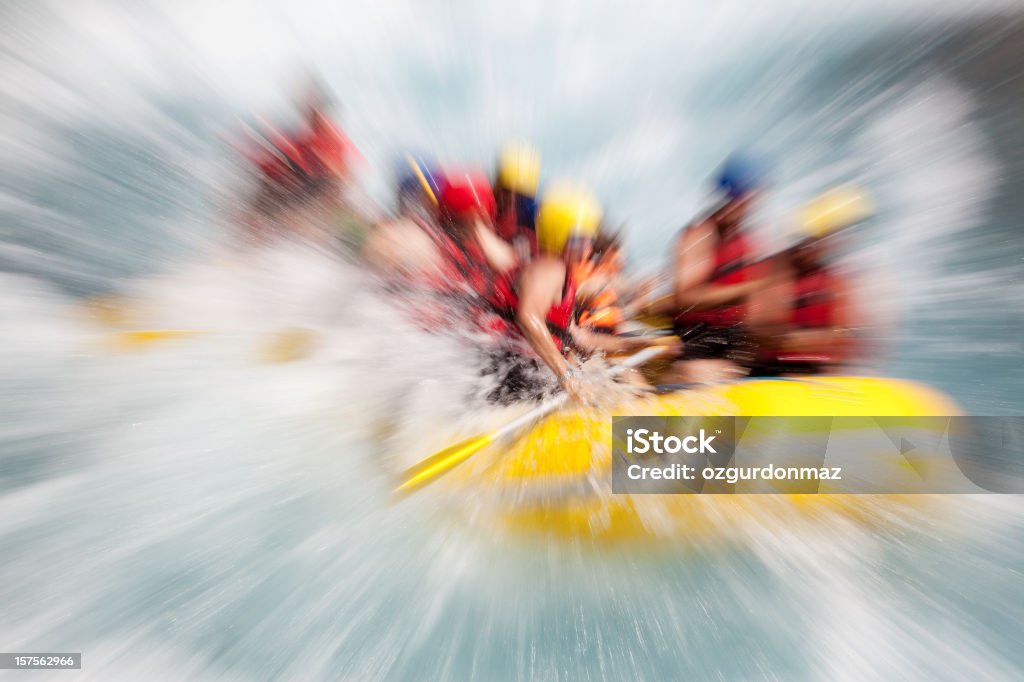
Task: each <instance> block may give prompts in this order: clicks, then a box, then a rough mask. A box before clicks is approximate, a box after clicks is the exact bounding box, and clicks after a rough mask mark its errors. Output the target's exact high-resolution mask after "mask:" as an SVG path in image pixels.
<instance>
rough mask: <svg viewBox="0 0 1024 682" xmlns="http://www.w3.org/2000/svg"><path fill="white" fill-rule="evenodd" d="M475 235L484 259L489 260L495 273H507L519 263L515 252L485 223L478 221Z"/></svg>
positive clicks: (488, 262)
mask: <svg viewBox="0 0 1024 682" xmlns="http://www.w3.org/2000/svg"><path fill="white" fill-rule="evenodd" d="M474 234H475V236H476V240H477V243H478V244H480V248H481V249H482V250H483V252H484V257H485V258H487V264H488V265H490V266H491V269H492V270H494V271H495V272H497V273H499V274H502V273H506V272H508V271H509V270H511V269H512V268H513V267H514V266H515V265H516V263H518V262H519V257H518V256H516V252H515V250H513V248H512V247H511V246H509V244H508V243H507V242H506V241H505V240H504V239H502V238H501V237H499V236H498V235H496V234H495V233H494V231H493V230H492V229H491V228H489V227H488V226H487V225H485V224H484V223H482V222H479V221H477V223H476V225H475V226H474Z"/></svg>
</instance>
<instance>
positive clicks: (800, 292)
mask: <svg viewBox="0 0 1024 682" xmlns="http://www.w3.org/2000/svg"><path fill="white" fill-rule="evenodd" d="M834 307H835V301H834V296H833V291H832V278H831V277H830V276H829V274H828V271H827V270H825V269H818V270H815V271H813V272H810V273H807V274H804V275H803V276H801V277H800V278H799V279H797V281H796V301H795V304H794V306H793V313H792V316H791V319H790V321H791V322H792V323H793V324H794V325H795V326H797V327H801V328H817V327H830V326H832V324H833V318H834V316H835V311H834Z"/></svg>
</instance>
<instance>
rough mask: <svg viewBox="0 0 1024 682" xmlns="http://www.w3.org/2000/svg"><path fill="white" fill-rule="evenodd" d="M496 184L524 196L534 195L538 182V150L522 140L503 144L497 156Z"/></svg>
mask: <svg viewBox="0 0 1024 682" xmlns="http://www.w3.org/2000/svg"><path fill="white" fill-rule="evenodd" d="M497 184H498V185H499V186H501V187H504V188H505V189H508V190H511V191H513V192H516V193H518V194H522V195H524V196H528V197H532V196H534V195H536V194H537V187H538V185H539V184H540V152H538V151H537V150H536V149H534V148H533V147H531V146H530V145H528V144H525V143H522V142H515V143H511V144H507V145H505V147H504V148H503V149H502V150H501V155H500V156H499V157H498V182H497Z"/></svg>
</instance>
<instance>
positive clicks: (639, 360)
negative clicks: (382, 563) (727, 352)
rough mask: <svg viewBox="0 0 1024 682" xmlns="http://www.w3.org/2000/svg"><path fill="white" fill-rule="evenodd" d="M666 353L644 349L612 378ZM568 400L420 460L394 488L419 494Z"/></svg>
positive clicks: (552, 401) (557, 399)
mask: <svg viewBox="0 0 1024 682" xmlns="http://www.w3.org/2000/svg"><path fill="white" fill-rule="evenodd" d="M667 350H669V347H668V346H651V347H649V348H645V349H643V350H642V351H640V352H638V353H634V354H633V355H631V356H629V357H628V358H626V359H625V360H623V361H622V362H620V363H618V364H616V365H613V366H612V367H611V370H610V371H611V374H612V376H616V375H618V374H621V373H622V372H624V371H625V370H627V369H632V368H633V367H638V366H640V365H642V364H644V363H645V362H647V361H648V360H652V359H654V358H655V357H657V356H658V355H661V354H662V353H664V352H665V351H667ZM568 399H569V395H568V394H567V393H564V392H563V393H559V394H558V395H556V396H554V397H551V398H548V399H547V400H545V401H544V402H542V403H541V404H540V405H538V406H537V407H535V408H534V409H532V410H530V411H529V412H527V413H526V414H523V415H521V416H519V417H516V418H515V419H513V420H512V421H510V422H509V423H507V424H505V425H504V426H502V427H501V428H500V429H498V430H497V431H492V432H491V433H487V434H483V435H478V436H473V437H472V438H468V439H466V440H464V441H461V442H458V443H455V444H454V445H449V446H448V447H446V448H444V449H443V450H439V451H438V452H435V453H434V454H432V455H430V456H429V457H427V458H425V459H423V460H421V461H420V462H419V463H418V464H415V465H413V466H411V467H409V468H408V469H406V470H405V471H404V472H403V473H402V476H401V478H402V483H401V484H400V485H399V486H398V487H397V488H395V492H396V493H399V494H408V493H412V492H415V491H416V490H419V489H420V488H422V487H423V486H425V485H427V484H429V483H432V482H433V481H435V480H436V479H438V478H440V477H441V476H443V475H444V474H446V473H448V472H449V471H451V470H452V469H454V468H455V467H456V466H458V465H459V464H461V463H463V462H465V461H466V460H467V459H469V458H470V457H472V456H473V455H475V454H476V453H477V452H479V451H480V450H482V449H483V448H484V447H486V446H488V445H490V444H491V443H493V442H495V441H497V440H499V439H501V438H504V437H505V436H508V435H510V434H512V433H515V432H516V431H517V430H518V429H520V428H521V427H523V426H525V425H527V424H529V423H531V422H533V421H536V420H537V419H540V418H541V417H544V416H546V415H548V414H550V413H552V412H554V411H555V410H557V409H558V408H559V407H561V406H562V405H564V404H565V403H566V401H567V400H568Z"/></svg>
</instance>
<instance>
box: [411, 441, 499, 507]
mask: <svg viewBox="0 0 1024 682" xmlns="http://www.w3.org/2000/svg"><path fill="white" fill-rule="evenodd" d="M493 440H494V434H493V433H489V434H487V435H485V436H474V437H473V438H470V439H468V440H464V441H462V442H461V443H456V444H455V445H449V446H448V447H446V448H445V449H444V450H439V451H437V452H435V453H434V454H432V455H431V456H430V457H427V458H426V459H424V460H423V461H421V462H420V463H418V464H416V465H415V466H412V467H410V468H408V469H406V470H405V472H404V473H403V474H402V479H403V483H402V484H401V485H399V486H398V487H397V488H395V492H396V493H411V492H413V491H415V490H418V489H419V488H422V487H423V486H425V485H426V484H427V483H430V482H431V481H433V480H434V479H436V478H438V477H439V476H441V475H443V474H445V473H447V472H449V471H451V470H452V469H454V468H455V467H456V466H458V465H459V464H462V463H463V462H465V461H466V460H467V459H469V458H470V457H472V456H473V455H474V454H475V453H477V452H479V451H480V450H481V449H483V448H484V447H485V446H487V445H489V444H490V443H491V442H492V441H493Z"/></svg>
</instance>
